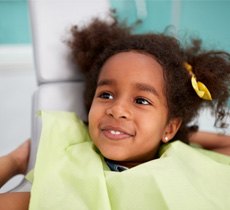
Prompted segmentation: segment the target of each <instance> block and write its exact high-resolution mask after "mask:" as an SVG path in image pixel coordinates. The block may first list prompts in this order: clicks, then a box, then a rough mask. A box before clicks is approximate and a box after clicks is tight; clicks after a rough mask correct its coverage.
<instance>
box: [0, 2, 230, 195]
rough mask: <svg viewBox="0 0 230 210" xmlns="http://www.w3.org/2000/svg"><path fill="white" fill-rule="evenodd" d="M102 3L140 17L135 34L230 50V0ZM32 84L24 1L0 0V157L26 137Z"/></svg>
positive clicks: (206, 121)
mask: <svg viewBox="0 0 230 210" xmlns="http://www.w3.org/2000/svg"><path fill="white" fill-rule="evenodd" d="M34 1H39V0H34ZM56 1H61V0H56ZM62 1H64V0H62ZM73 1H84V0H73ZM107 1H108V3H109V5H110V8H113V9H116V10H117V14H118V16H119V18H120V19H125V20H127V22H128V23H130V24H133V23H134V22H135V21H136V20H137V19H139V20H142V24H141V25H139V26H138V27H137V28H136V32H137V33H141V32H146V31H159V32H162V31H166V32H167V33H170V34H173V35H175V36H178V37H180V39H182V40H183V39H184V38H185V37H187V36H190V35H191V36H193V37H199V38H202V39H203V40H204V41H205V46H206V47H207V48H209V47H211V48H215V49H224V50H227V51H229V52H230V27H229V20H230V12H229V11H230V1H229V0H107ZM54 4H55V1H54ZM36 87H37V84H36V77H35V66H34V60H33V50H32V37H31V27H30V18H29V6H28V1H27V0H0V98H1V102H0V155H4V154H6V153H7V152H9V151H11V150H12V149H14V148H15V147H17V146H18V145H19V144H21V143H22V142H23V141H24V140H25V139H27V138H28V137H30V130H31V106H32V100H31V99H32V95H33V93H34V91H35V90H36ZM213 122H214V121H213V119H212V118H211V117H210V114H209V112H208V111H206V110H205V111H204V112H202V113H201V117H200V125H201V128H202V129H203V130H213V129H212V128H210V125H211V124H213ZM229 129H230V128H229ZM213 131H215V130H213ZM227 132H228V133H230V131H229V130H228V131H227ZM18 179H20V177H19V178H17V177H16V181H17V180H18ZM13 182H14V181H13ZM7 188H8V186H5V187H3V188H2V189H1V190H3V191H4V190H5V189H7ZM0 192H1V191H0Z"/></svg>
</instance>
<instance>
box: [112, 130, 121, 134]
mask: <svg viewBox="0 0 230 210" xmlns="http://www.w3.org/2000/svg"><path fill="white" fill-rule="evenodd" d="M111 133H112V134H114V135H118V134H121V132H120V131H111Z"/></svg>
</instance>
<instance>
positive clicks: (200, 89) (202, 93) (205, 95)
mask: <svg viewBox="0 0 230 210" xmlns="http://www.w3.org/2000/svg"><path fill="white" fill-rule="evenodd" d="M184 67H185V69H186V70H187V71H188V72H189V74H190V75H191V83H192V87H193V89H194V90H195V91H196V93H197V95H198V96H199V97H200V98H202V99H204V100H210V101H211V100H212V96H211V94H210V92H209V90H208V88H207V87H206V86H205V85H204V84H203V83H202V82H199V81H197V80H196V76H195V74H194V73H193V71H192V66H191V65H190V64H188V63H187V62H185V63H184Z"/></svg>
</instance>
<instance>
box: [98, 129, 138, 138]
mask: <svg viewBox="0 0 230 210" xmlns="http://www.w3.org/2000/svg"><path fill="white" fill-rule="evenodd" d="M102 133H103V134H104V136H105V137H107V138H108V139H111V140H123V139H127V138H130V137H133V136H134V135H132V134H130V133H128V132H127V131H124V130H122V129H120V128H114V127H105V128H103V129H102Z"/></svg>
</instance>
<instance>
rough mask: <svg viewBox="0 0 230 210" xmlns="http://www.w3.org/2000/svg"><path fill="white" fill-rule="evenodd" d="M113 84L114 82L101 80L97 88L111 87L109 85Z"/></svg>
mask: <svg viewBox="0 0 230 210" xmlns="http://www.w3.org/2000/svg"><path fill="white" fill-rule="evenodd" d="M114 83H115V81H114V80H110V79H103V80H100V81H99V82H98V83H97V87H99V86H103V85H111V84H114Z"/></svg>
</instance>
